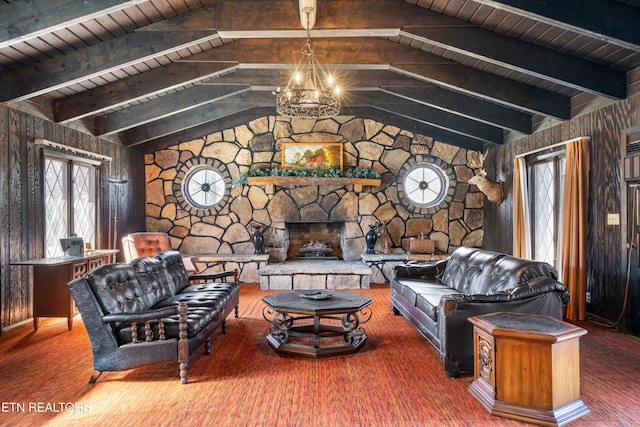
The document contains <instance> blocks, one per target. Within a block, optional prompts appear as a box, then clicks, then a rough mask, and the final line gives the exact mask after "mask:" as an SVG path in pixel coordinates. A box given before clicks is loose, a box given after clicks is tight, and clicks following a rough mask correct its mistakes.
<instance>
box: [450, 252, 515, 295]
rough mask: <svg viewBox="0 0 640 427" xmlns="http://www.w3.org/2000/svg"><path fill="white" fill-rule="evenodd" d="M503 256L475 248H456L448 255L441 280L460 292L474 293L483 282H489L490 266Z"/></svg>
mask: <svg viewBox="0 0 640 427" xmlns="http://www.w3.org/2000/svg"><path fill="white" fill-rule="evenodd" d="M503 256H504V254H498V253H495V252H490V251H484V250H479V249H476V248H467V247H461V248H458V249H456V250H455V251H454V252H453V253H452V254H451V256H450V257H449V259H448V261H447V267H446V268H445V270H444V273H443V274H442V278H441V281H442V283H444V284H445V285H447V286H449V287H450V288H453V289H455V290H456V291H458V292H459V293H461V294H472V293H475V292H476V290H480V288H481V287H482V286H484V284H485V283H491V282H490V275H491V266H492V265H493V264H494V263H495V262H496V261H497V259H499V258H500V257H503ZM480 284H482V285H480ZM481 292H482V291H481Z"/></svg>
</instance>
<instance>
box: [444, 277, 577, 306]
mask: <svg viewBox="0 0 640 427" xmlns="http://www.w3.org/2000/svg"><path fill="white" fill-rule="evenodd" d="M547 292H557V293H559V294H560V299H561V301H562V303H563V304H564V305H566V304H567V303H568V302H569V293H568V292H567V287H566V286H565V285H563V284H562V283H559V282H557V281H555V280H553V279H551V278H549V277H535V278H533V279H531V280H528V281H526V282H522V283H519V284H518V285H516V286H514V287H513V288H511V289H508V290H505V291H500V292H492V293H487V294H473V295H466V294H451V295H444V296H443V297H442V300H443V301H451V302H454V303H458V304H461V303H465V302H469V303H482V302H486V303H493V302H507V301H517V300H521V299H527V298H531V297H534V296H536V295H541V294H545V293H547Z"/></svg>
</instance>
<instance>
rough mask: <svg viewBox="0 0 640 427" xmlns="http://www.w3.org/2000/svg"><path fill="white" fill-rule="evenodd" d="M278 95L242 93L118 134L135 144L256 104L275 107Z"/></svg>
mask: <svg viewBox="0 0 640 427" xmlns="http://www.w3.org/2000/svg"><path fill="white" fill-rule="evenodd" d="M274 102H275V101H274V96H273V95H272V94H271V93H270V92H254V91H251V92H242V93H240V94H238V95H234V96H230V97H228V98H225V99H223V100H220V101H216V102H212V103H210V104H206V105H202V106H200V107H196V108H193V109H191V110H189V111H187V112H183V113H180V114H176V115H174V116H173V117H172V118H171V120H161V121H157V122H151V123H147V124H145V125H142V126H138V127H135V128H133V129H129V130H126V131H124V132H120V133H119V134H118V135H119V136H120V139H121V140H122V142H123V144H124V145H125V146H128V147H130V146H134V145H137V144H141V143H143V142H147V141H151V140H153V139H157V138H161V137H163V136H166V135H170V134H172V133H176V132H180V131H183V130H185V129H188V128H191V127H194V126H198V125H201V124H203V123H207V122H210V121H212V120H215V119H219V118H222V117H226V116H230V115H232V114H237V113H240V112H242V111H246V110H248V109H250V108H254V107H262V106H271V107H272V108H274V110H275V107H274Z"/></svg>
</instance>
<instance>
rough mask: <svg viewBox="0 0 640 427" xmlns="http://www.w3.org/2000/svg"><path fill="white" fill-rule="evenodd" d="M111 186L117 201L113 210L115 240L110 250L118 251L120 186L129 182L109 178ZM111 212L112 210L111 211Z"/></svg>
mask: <svg viewBox="0 0 640 427" xmlns="http://www.w3.org/2000/svg"><path fill="white" fill-rule="evenodd" d="M107 181H108V182H109V184H112V185H113V187H114V192H115V195H114V197H113V198H114V200H115V209H114V210H113V240H112V241H111V244H110V245H109V248H110V249H118V200H120V186H121V185H124V184H126V183H127V182H129V181H128V180H126V179H116V178H107ZM109 210H111V209H109ZM109 226H111V222H109ZM109 234H111V230H109Z"/></svg>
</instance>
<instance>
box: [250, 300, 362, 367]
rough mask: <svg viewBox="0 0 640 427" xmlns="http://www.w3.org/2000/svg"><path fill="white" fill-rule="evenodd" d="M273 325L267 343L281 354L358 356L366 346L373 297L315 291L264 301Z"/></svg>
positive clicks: (267, 315) (267, 318) (265, 310)
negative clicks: (366, 324)
mask: <svg viewBox="0 0 640 427" xmlns="http://www.w3.org/2000/svg"><path fill="white" fill-rule="evenodd" d="M262 301H264V303H265V304H266V306H265V307H264V309H263V312H262V315H263V317H264V318H265V320H267V321H268V322H271V323H272V324H273V325H272V326H271V330H270V332H269V334H268V335H267V341H268V342H269V344H271V346H272V347H273V348H274V349H275V350H276V352H278V353H283V354H292V355H297V356H306V357H326V356H337V355H341V354H349V353H355V352H356V351H358V350H359V349H360V348H361V347H362V346H363V345H364V343H365V341H366V339H367V335H366V334H365V332H364V328H363V327H362V324H363V323H367V322H368V321H369V320H370V319H371V315H372V311H371V309H370V308H369V305H371V298H369V297H366V296H364V295H360V294H357V293H354V292H344V291H331V290H324V289H318V290H316V289H311V290H304V291H286V292H278V293H274V294H272V295H268V296H265V297H263V298H262Z"/></svg>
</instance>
